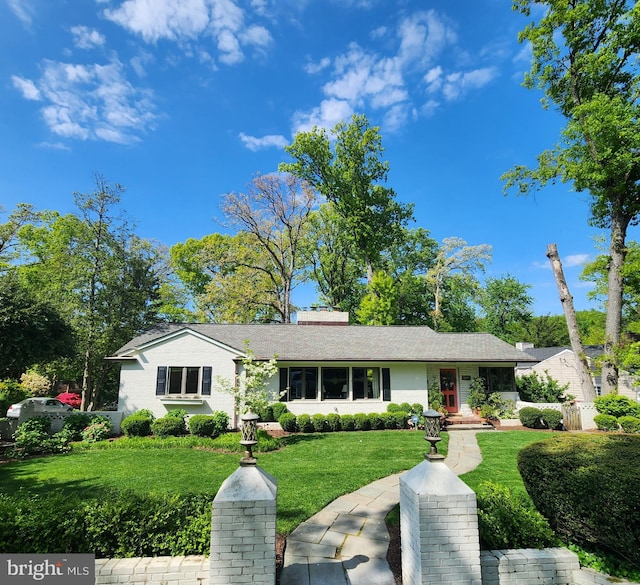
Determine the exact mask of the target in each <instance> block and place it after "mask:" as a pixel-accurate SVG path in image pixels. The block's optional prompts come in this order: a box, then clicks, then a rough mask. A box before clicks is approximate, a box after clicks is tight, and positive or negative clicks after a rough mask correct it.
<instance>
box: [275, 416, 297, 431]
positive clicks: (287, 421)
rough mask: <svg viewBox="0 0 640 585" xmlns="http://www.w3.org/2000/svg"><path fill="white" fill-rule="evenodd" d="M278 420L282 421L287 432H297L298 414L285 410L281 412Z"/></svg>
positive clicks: (283, 428)
mask: <svg viewBox="0 0 640 585" xmlns="http://www.w3.org/2000/svg"><path fill="white" fill-rule="evenodd" d="M278 422H279V423H280V426H281V427H282V430H283V431H286V432H287V433H295V432H296V431H297V430H298V425H297V423H296V415H295V414H293V413H292V412H285V413H284V414H281V415H280V418H278Z"/></svg>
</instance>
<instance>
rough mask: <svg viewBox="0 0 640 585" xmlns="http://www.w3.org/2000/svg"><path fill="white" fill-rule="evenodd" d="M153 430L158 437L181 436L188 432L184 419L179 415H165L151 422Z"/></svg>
mask: <svg viewBox="0 0 640 585" xmlns="http://www.w3.org/2000/svg"><path fill="white" fill-rule="evenodd" d="M151 432H152V433H153V434H154V436H156V437H160V438H164V437H179V436H180V435H184V434H186V432H187V427H186V426H185V424H184V419H183V418H181V417H178V416H163V417H162V418H157V419H156V420H154V421H153V422H152V423H151Z"/></svg>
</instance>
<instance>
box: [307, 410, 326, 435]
mask: <svg viewBox="0 0 640 585" xmlns="http://www.w3.org/2000/svg"><path fill="white" fill-rule="evenodd" d="M311 424H312V425H313V430H314V431H315V432H316V433H323V432H324V431H326V430H327V417H326V416H325V415H324V414H314V415H313V416H312V417H311Z"/></svg>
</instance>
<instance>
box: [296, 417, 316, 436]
mask: <svg viewBox="0 0 640 585" xmlns="http://www.w3.org/2000/svg"><path fill="white" fill-rule="evenodd" d="M296 423H297V425H298V429H300V432H301V433H313V431H314V428H313V423H312V422H311V416H310V415H308V414H299V415H298V417H297V418H296Z"/></svg>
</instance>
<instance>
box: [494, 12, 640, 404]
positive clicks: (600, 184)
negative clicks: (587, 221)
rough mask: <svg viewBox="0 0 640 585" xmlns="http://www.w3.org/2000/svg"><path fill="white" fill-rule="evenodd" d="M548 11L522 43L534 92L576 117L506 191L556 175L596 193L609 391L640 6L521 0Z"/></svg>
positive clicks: (637, 186)
mask: <svg viewBox="0 0 640 585" xmlns="http://www.w3.org/2000/svg"><path fill="white" fill-rule="evenodd" d="M534 4H535V5H541V6H542V7H544V8H546V10H545V12H544V14H543V16H542V17H540V18H539V19H538V20H537V21H535V22H532V23H530V24H529V25H528V26H527V27H526V28H525V29H524V30H523V31H522V32H521V33H520V41H521V42H524V41H528V42H529V43H530V44H531V47H532V51H533V60H532V65H531V70H530V72H529V73H528V74H527V76H526V78H525V85H526V86H527V87H529V88H539V89H542V90H543V91H544V92H545V95H546V98H547V101H550V102H552V103H553V104H554V105H555V106H556V107H557V109H558V110H559V111H560V112H561V113H562V115H563V116H564V117H565V118H566V119H567V124H566V126H565V128H564V130H563V132H562V137H561V140H560V142H559V143H558V144H556V145H555V147H554V148H552V149H550V150H546V151H544V152H543V153H542V154H540V155H539V156H538V165H537V167H536V168H533V169H531V168H528V167H526V166H521V165H518V166H515V167H514V168H513V169H512V170H511V171H509V172H507V173H506V174H505V175H504V179H505V180H506V186H505V188H506V189H507V190H509V189H510V188H511V187H513V186H517V188H518V191H519V192H520V193H523V194H527V193H530V192H532V191H534V190H536V189H538V188H540V187H542V186H544V185H546V184H547V183H549V182H555V181H557V180H559V181H562V182H567V183H571V184H572V185H573V187H574V188H575V189H576V190H577V191H587V192H588V193H589V194H590V197H591V223H592V224H593V225H595V226H597V227H601V228H606V229H608V232H609V254H608V256H609V262H608V266H607V274H608V279H607V320H606V332H605V334H606V337H605V360H604V364H603V370H602V389H603V392H604V393H607V392H610V391H613V390H614V389H615V388H616V386H617V378H618V373H617V367H616V360H615V348H616V345H617V344H618V342H619V340H620V334H621V322H622V295H623V283H622V266H623V264H624V258H625V240H626V236H627V229H628V227H629V225H630V224H632V223H633V222H634V221H636V220H637V219H638V213H639V212H640V158H639V157H638V152H639V151H640V102H639V99H640V92H639V91H638V90H639V88H640V76H639V73H640V62H639V61H638V58H637V55H638V52H639V51H640V5H638V3H637V2H634V1H632V0H515V1H514V8H516V9H517V10H519V11H520V12H521V13H522V14H524V15H526V16H527V17H529V16H531V12H532V10H531V9H532V6H533V5H534Z"/></svg>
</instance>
